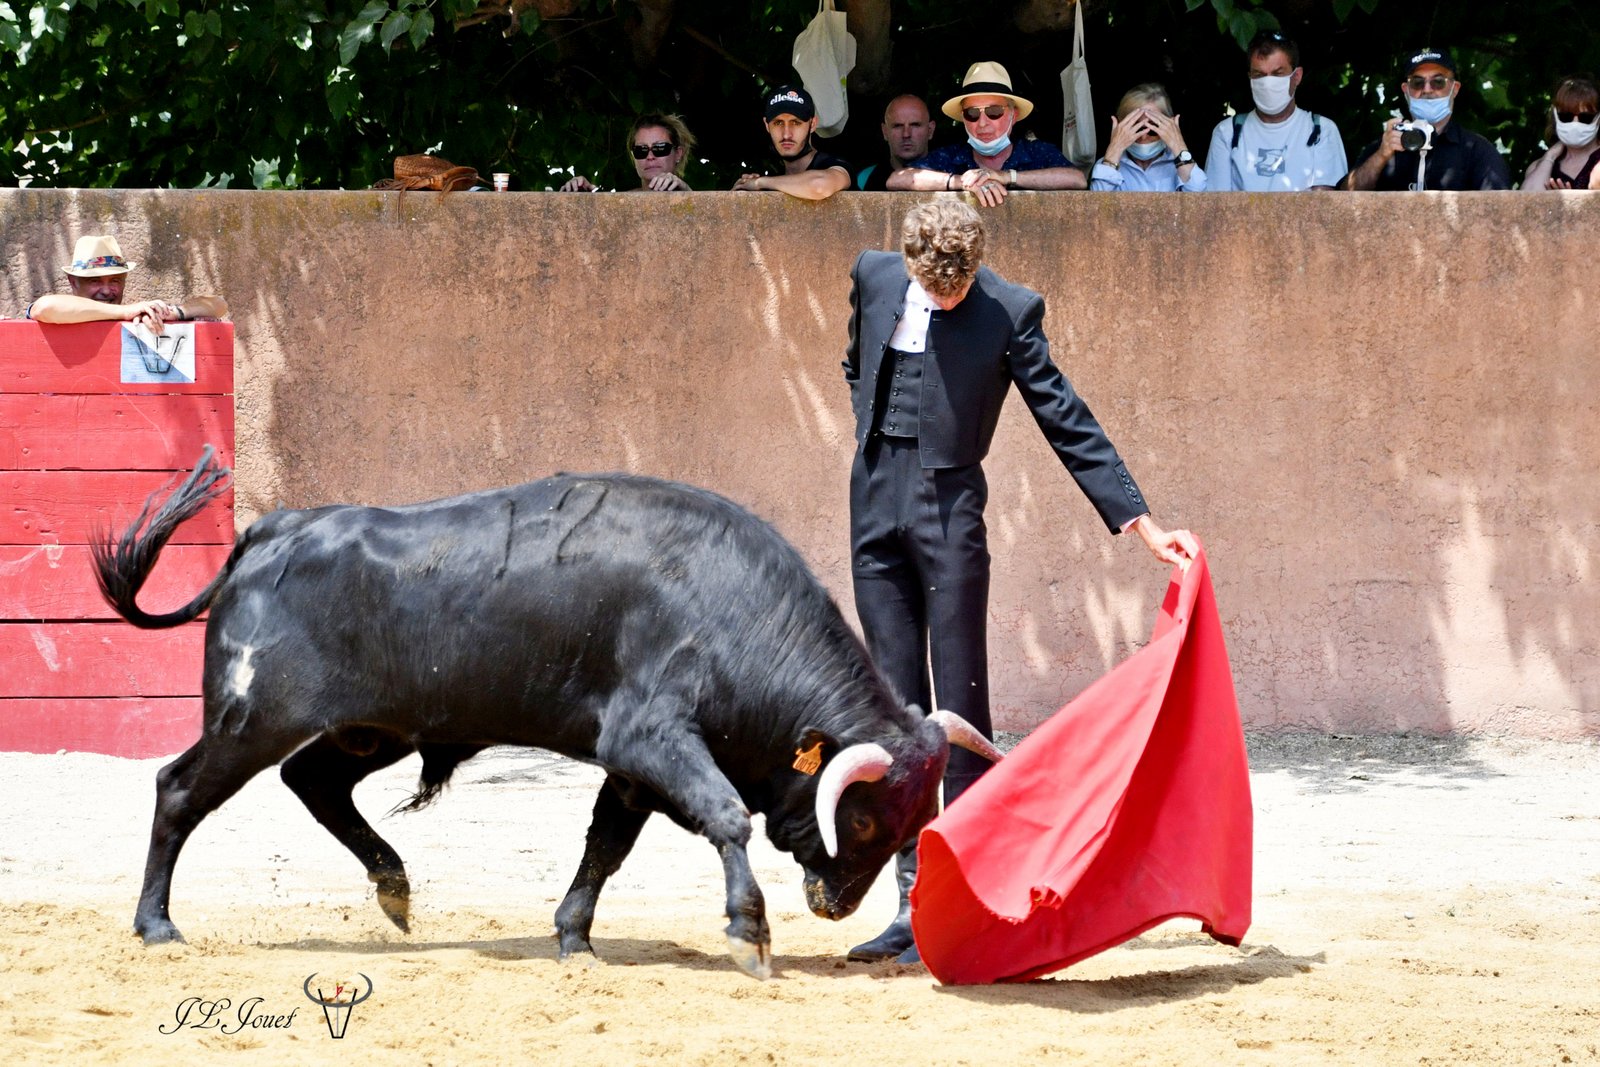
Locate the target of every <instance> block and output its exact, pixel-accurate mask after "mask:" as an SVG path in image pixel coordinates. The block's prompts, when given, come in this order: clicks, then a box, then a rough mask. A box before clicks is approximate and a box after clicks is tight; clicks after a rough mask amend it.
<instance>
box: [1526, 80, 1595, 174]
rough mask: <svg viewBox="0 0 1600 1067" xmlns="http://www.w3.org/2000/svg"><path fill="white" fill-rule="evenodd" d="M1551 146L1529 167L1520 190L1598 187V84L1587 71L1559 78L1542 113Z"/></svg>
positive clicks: (1546, 139)
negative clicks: (1545, 111)
mask: <svg viewBox="0 0 1600 1067" xmlns="http://www.w3.org/2000/svg"><path fill="white" fill-rule="evenodd" d="M1545 122H1546V125H1545V141H1546V142H1547V143H1548V144H1549V145H1550V150H1549V151H1548V152H1546V153H1545V154H1544V155H1542V156H1540V157H1539V158H1538V159H1536V160H1534V161H1533V163H1532V165H1530V166H1529V167H1528V172H1527V173H1526V174H1525V175H1523V178H1522V191H1523V192H1525V193H1534V192H1541V191H1543V190H1545V189H1600V166H1597V165H1596V164H1597V163H1600V87H1597V86H1596V85H1595V81H1594V79H1593V78H1592V77H1590V76H1588V75H1586V74H1573V75H1569V76H1568V77H1565V78H1562V79H1561V82H1560V84H1558V85H1557V86H1556V91H1555V95H1554V97H1553V98H1552V99H1551V101H1550V110H1549V111H1548V112H1547V113H1546V116H1545Z"/></svg>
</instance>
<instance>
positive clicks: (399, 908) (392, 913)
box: [368, 874, 411, 934]
mask: <svg viewBox="0 0 1600 1067" xmlns="http://www.w3.org/2000/svg"><path fill="white" fill-rule="evenodd" d="M368 877H370V878H371V879H372V881H373V883H374V884H375V885H377V887H378V907H380V908H382V909H383V913H384V914H385V915H387V916H388V917H389V921H390V922H392V923H394V924H395V925H396V926H397V927H399V928H400V932H401V933H402V934H409V933H410V932H411V882H410V881H409V880H407V878H406V876H405V875H404V874H401V875H398V876H396V875H389V874H379V875H369V876H368Z"/></svg>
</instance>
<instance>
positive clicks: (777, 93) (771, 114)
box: [762, 85, 817, 122]
mask: <svg viewBox="0 0 1600 1067" xmlns="http://www.w3.org/2000/svg"><path fill="white" fill-rule="evenodd" d="M766 99H767V106H766V111H765V113H764V114H763V115H762V121H764V122H771V121H772V120H773V119H775V118H777V117H778V116H779V115H793V116H794V117H795V118H797V119H799V120H800V121H801V122H809V121H811V120H812V119H814V118H816V117H817V105H816V104H815V103H813V102H812V100H811V94H810V93H808V92H806V91H805V89H804V88H802V87H801V86H798V85H780V86H779V87H778V88H776V89H774V90H773V91H772V92H770V93H768V94H767V98H766Z"/></svg>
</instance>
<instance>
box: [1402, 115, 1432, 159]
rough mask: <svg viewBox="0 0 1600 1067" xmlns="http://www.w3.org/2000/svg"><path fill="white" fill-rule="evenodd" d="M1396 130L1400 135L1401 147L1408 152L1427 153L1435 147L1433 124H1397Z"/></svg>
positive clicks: (1413, 122)
mask: <svg viewBox="0 0 1600 1067" xmlns="http://www.w3.org/2000/svg"><path fill="white" fill-rule="evenodd" d="M1394 128H1395V130H1396V131H1397V132H1398V133H1399V134H1400V147H1401V148H1403V149H1405V150H1406V151H1407V152H1426V151H1427V150H1428V149H1429V148H1432V147H1433V123H1431V122H1418V121H1415V120H1413V121H1411V122H1397V123H1395V124H1394Z"/></svg>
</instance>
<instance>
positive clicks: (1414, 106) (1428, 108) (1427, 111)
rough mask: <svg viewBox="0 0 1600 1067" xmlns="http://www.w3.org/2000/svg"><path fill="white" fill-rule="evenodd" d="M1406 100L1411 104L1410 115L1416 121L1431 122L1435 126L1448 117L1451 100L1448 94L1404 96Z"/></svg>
mask: <svg viewBox="0 0 1600 1067" xmlns="http://www.w3.org/2000/svg"><path fill="white" fill-rule="evenodd" d="M1406 102H1407V103H1409V104H1410V105H1411V117H1412V118H1414V119H1416V120H1417V121H1418V122H1431V123H1432V124H1433V125H1435V126H1437V125H1438V124H1439V123H1441V122H1443V121H1444V120H1445V119H1447V118H1449V117H1450V106H1451V100H1450V98H1449V97H1448V96H1433V97H1423V98H1421V99H1418V98H1416V97H1412V96H1408V97H1406Z"/></svg>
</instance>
